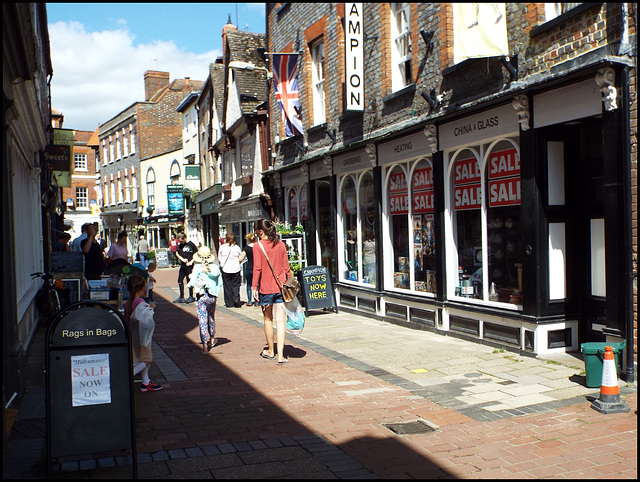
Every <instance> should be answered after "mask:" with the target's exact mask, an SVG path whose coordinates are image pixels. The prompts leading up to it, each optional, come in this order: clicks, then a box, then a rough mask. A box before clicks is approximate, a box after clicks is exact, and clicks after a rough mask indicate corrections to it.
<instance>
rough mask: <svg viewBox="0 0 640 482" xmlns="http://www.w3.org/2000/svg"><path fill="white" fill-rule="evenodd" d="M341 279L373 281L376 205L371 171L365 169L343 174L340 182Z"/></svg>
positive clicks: (368, 282) (370, 282) (369, 282)
mask: <svg viewBox="0 0 640 482" xmlns="http://www.w3.org/2000/svg"><path fill="white" fill-rule="evenodd" d="M339 192H340V198H339V200H338V201H339V203H340V206H341V207H340V209H339V219H340V221H339V222H340V224H341V226H340V227H341V235H342V238H341V248H339V249H343V250H344V251H343V255H342V256H340V259H339V263H340V264H339V269H340V270H341V272H340V274H341V279H344V280H349V281H355V282H359V283H366V284H371V285H373V284H375V283H376V272H377V265H376V261H377V259H376V253H377V241H376V239H375V236H374V233H375V231H376V230H375V219H376V205H377V201H376V198H375V190H374V182H373V174H372V172H371V171H365V172H362V173H359V174H349V175H347V176H344V177H343V178H342V179H341V182H340V191H339Z"/></svg>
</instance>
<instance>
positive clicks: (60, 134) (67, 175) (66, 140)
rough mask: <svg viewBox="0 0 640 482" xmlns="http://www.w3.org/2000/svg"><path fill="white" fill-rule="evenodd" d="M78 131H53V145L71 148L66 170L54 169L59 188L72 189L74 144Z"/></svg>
mask: <svg viewBox="0 0 640 482" xmlns="http://www.w3.org/2000/svg"><path fill="white" fill-rule="evenodd" d="M75 133H76V131H74V130H72V129H53V143H54V144H56V145H59V146H69V159H68V162H67V163H66V167H65V169H60V170H57V169H54V171H53V175H54V176H55V178H56V183H57V184H58V186H59V187H71V171H72V166H73V144H74V140H73V138H74V136H75Z"/></svg>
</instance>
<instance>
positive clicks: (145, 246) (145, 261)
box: [138, 234, 149, 269]
mask: <svg viewBox="0 0 640 482" xmlns="http://www.w3.org/2000/svg"><path fill="white" fill-rule="evenodd" d="M138 257H139V258H140V259H139V260H138V261H140V263H142V265H143V266H144V267H145V269H146V268H147V267H148V266H149V243H148V242H147V240H146V239H144V235H143V234H141V235H140V241H138Z"/></svg>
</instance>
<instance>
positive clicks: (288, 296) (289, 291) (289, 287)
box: [258, 240, 300, 303]
mask: <svg viewBox="0 0 640 482" xmlns="http://www.w3.org/2000/svg"><path fill="white" fill-rule="evenodd" d="M258 244H259V245H260V247H261V248H262V252H263V253H264V257H265V258H267V263H269V267H270V268H271V271H272V272H273V276H275V278H276V281H277V282H278V286H279V287H280V293H282V299H284V301H285V302H286V303H288V302H289V301H291V300H292V299H294V298H295V297H296V295H297V294H298V291H300V283H298V280H297V279H296V278H295V277H294V276H292V277H291V278H289V279H288V280H286V281H285V282H284V284H282V283H281V282H280V278H278V275H277V274H276V270H275V269H273V265H272V264H271V260H270V259H269V256H268V255H267V251H266V250H265V249H264V246H262V243H261V242H260V240H258Z"/></svg>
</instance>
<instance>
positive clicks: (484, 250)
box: [449, 140, 522, 305]
mask: <svg viewBox="0 0 640 482" xmlns="http://www.w3.org/2000/svg"><path fill="white" fill-rule="evenodd" d="M450 176H451V177H450V179H451V186H452V189H451V207H452V210H451V212H452V223H451V226H452V229H453V233H452V234H453V240H454V243H455V256H456V258H457V259H456V260H455V263H456V266H457V280H456V283H455V291H454V293H450V294H453V295H454V296H461V297H463V298H467V299H478V300H484V301H493V302H503V303H511V304H515V305H522V250H521V246H520V239H521V229H520V204H521V195H520V153H519V149H518V147H517V145H516V144H515V143H514V142H512V141H510V140H500V141H497V142H494V143H492V144H491V145H487V146H481V147H478V148H464V149H461V150H459V151H457V152H456V153H455V154H454V155H453V156H452V157H451V169H450ZM485 220H486V221H485ZM450 262H452V260H450ZM449 266H450V267H451V264H449ZM451 287H452V285H450V288H451Z"/></svg>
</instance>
